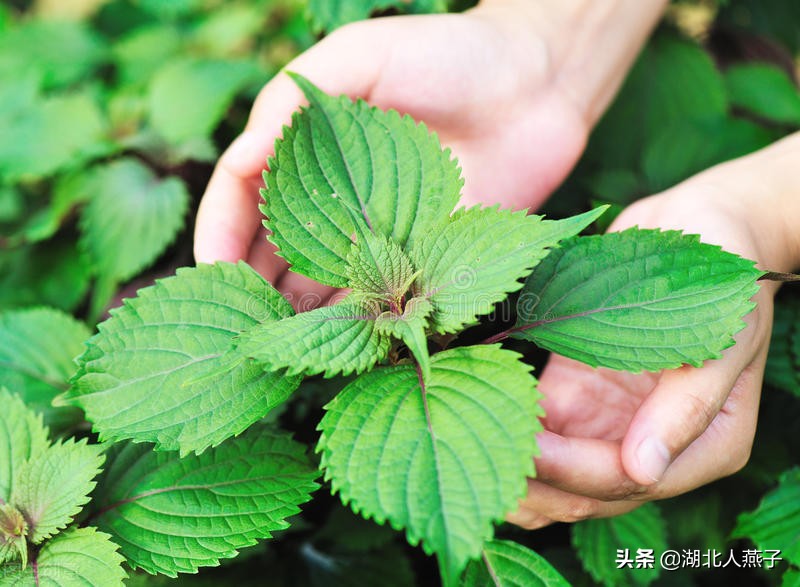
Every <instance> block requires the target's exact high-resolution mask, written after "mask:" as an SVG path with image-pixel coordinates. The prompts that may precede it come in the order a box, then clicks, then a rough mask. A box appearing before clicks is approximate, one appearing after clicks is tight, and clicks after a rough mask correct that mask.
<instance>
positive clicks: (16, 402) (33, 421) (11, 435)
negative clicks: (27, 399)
mask: <svg viewBox="0 0 800 587" xmlns="http://www.w3.org/2000/svg"><path fill="white" fill-rule="evenodd" d="M0 406H3V409H2V411H0V504H3V503H6V502H8V501H9V499H10V498H11V493H12V492H13V491H14V487H15V485H16V483H17V479H18V478H19V469H20V467H21V466H22V465H23V463H24V462H25V461H27V460H28V459H35V458H37V457H38V456H39V455H40V454H41V453H42V452H43V451H44V450H45V448H47V443H48V441H47V428H45V427H44V424H43V423H42V417H41V415H37V414H35V413H34V412H33V411H31V410H29V409H28V408H27V407H26V406H25V403H24V402H23V401H22V398H21V397H19V396H18V395H16V394H12V393H11V392H9V391H8V390H7V389H5V388H4V387H0Z"/></svg>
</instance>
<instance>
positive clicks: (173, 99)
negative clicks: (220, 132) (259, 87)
mask: <svg viewBox="0 0 800 587" xmlns="http://www.w3.org/2000/svg"><path fill="white" fill-rule="evenodd" d="M260 77H261V74H260V72H259V71H258V70H257V69H256V68H255V66H254V65H253V64H252V63H249V62H244V61H234V60H211V59H205V60H204V59H178V60H176V59H170V60H168V61H167V63H166V64H165V65H164V66H163V67H162V68H161V69H160V70H159V71H158V72H156V74H155V75H154V76H153V79H152V81H151V83H150V84H149V93H148V100H147V104H148V110H149V112H150V117H149V118H150V123H151V125H152V126H153V128H154V129H155V130H156V131H157V132H159V133H160V134H161V135H162V136H163V137H164V138H165V139H167V141H169V142H170V143H173V144H181V143H184V142H186V141H188V140H190V139H193V138H197V137H207V136H210V135H211V133H212V132H213V130H214V129H215V128H216V127H217V125H218V124H219V122H220V120H221V119H222V117H223V116H224V115H225V112H226V111H227V109H228V106H230V104H231V102H232V101H233V98H234V97H235V96H236V94H238V93H239V92H240V91H241V90H242V89H243V88H244V87H245V86H246V85H247V84H249V83H251V82H254V81H256V80H257V79H259V78H260Z"/></svg>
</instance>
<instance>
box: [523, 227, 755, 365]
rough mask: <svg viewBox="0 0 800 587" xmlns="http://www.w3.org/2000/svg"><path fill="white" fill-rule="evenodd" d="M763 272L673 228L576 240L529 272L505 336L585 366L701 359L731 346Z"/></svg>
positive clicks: (694, 362) (696, 361) (692, 362)
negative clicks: (515, 315) (511, 327)
mask: <svg viewBox="0 0 800 587" xmlns="http://www.w3.org/2000/svg"><path fill="white" fill-rule="evenodd" d="M761 274H762V272H761V271H759V270H757V269H755V268H754V267H753V262H752V261H748V260H746V259H742V258H741V257H739V256H737V255H734V254H731V253H727V252H725V251H723V250H722V249H721V248H720V247H717V246H713V245H708V244H704V243H701V242H700V240H699V237H697V236H696V235H683V234H681V233H680V232H677V231H665V232H661V231H658V230H639V229H635V228H632V229H629V230H626V231H624V232H619V233H609V234H605V235H600V236H590V237H581V238H576V239H573V240H571V241H570V242H568V243H563V244H562V246H561V248H559V249H557V250H555V251H553V252H552V253H550V255H549V256H548V257H547V258H546V259H545V260H544V261H543V262H542V263H541V264H540V265H539V266H538V267H537V268H536V269H535V270H534V272H533V273H532V274H531V275H530V276H529V277H528V279H527V281H526V283H525V287H524V289H523V291H522V293H521V294H520V298H519V302H518V304H517V311H518V319H517V325H516V327H515V328H514V331H515V332H514V333H513V336H515V337H517V338H523V339H525V340H529V341H532V342H535V343H536V344H537V345H539V346H541V347H543V348H546V349H547V350H550V351H553V352H556V353H559V354H562V355H565V356H567V357H570V358H572V359H577V360H579V361H582V362H584V363H587V364H589V365H592V366H593V367H598V366H600V367H608V368H611V369H624V370H627V371H633V372H639V371H642V370H646V371H658V370H661V369H673V368H676V367H679V366H681V365H683V364H690V365H694V366H700V365H701V364H702V362H703V361H704V360H706V359H714V358H719V357H720V356H721V351H722V350H723V349H725V348H727V347H729V346H731V345H732V344H733V342H734V341H733V335H734V334H735V333H736V332H738V331H739V330H741V329H742V328H743V327H744V322H743V321H742V316H744V315H745V314H747V313H748V312H749V311H750V310H752V309H753V307H754V304H753V302H751V301H750V298H751V297H752V296H753V295H754V294H755V293H756V291H758V285H756V279H757V278H758V277H759V276H760V275H761Z"/></svg>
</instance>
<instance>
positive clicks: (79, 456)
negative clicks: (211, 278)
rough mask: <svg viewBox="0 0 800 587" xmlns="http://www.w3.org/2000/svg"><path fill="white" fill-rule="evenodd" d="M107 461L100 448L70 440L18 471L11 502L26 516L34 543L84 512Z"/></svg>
mask: <svg viewBox="0 0 800 587" xmlns="http://www.w3.org/2000/svg"><path fill="white" fill-rule="evenodd" d="M104 460H105V457H103V455H102V454H101V453H100V447H99V446H98V445H94V444H87V443H86V439H83V440H80V441H78V442H75V441H74V440H73V439H69V440H66V441H64V442H61V443H57V444H54V445H52V446H49V447H48V448H46V449H45V450H44V451H42V452H41V453H39V454H38V455H36V457H35V458H33V459H29V460H28V461H26V462H25V463H24V464H23V465H22V466H21V467H20V468H19V470H18V471H17V481H16V483H15V484H14V490H13V491H12V493H11V503H12V504H14V506H15V507H16V508H17V509H19V510H20V511H22V512H23V513H24V514H25V519H26V520H27V522H28V526H29V534H30V540H31V541H32V542H33V543H34V544H39V543H40V542H42V541H43V540H45V539H46V538H49V537H50V536H52V535H53V534H55V533H56V532H57V531H58V530H60V529H63V528H65V527H66V526H67V524H69V523H70V522H71V521H72V518H73V516H75V515H76V514H77V513H78V512H80V511H81V506H83V505H84V504H86V503H87V502H88V501H89V493H91V491H92V489H94V486H95V483H94V482H93V481H92V479H94V478H95V477H96V476H97V475H98V473H100V467H101V466H102V464H103V461H104Z"/></svg>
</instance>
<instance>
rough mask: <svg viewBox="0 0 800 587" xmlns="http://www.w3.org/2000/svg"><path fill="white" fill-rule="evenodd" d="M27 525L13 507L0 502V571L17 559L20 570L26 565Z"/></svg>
mask: <svg viewBox="0 0 800 587" xmlns="http://www.w3.org/2000/svg"><path fill="white" fill-rule="evenodd" d="M27 536H28V523H27V522H26V521H25V516H23V515H22V513H21V512H20V511H19V510H18V509H16V508H15V507H13V506H11V505H9V504H7V503H4V502H3V501H1V500H0V569H1V568H2V565H4V564H5V563H7V562H8V561H10V560H12V559H15V558H19V560H20V563H21V564H22V568H23V569H24V568H25V566H26V565H27V564H28V542H27V540H26V539H27Z"/></svg>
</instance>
